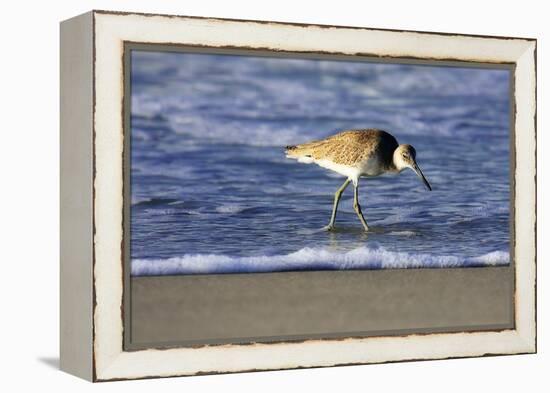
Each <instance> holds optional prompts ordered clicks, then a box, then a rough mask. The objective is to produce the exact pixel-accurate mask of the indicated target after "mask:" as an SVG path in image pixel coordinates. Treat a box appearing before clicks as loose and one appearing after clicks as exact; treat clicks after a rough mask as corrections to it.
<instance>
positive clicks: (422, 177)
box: [411, 162, 432, 191]
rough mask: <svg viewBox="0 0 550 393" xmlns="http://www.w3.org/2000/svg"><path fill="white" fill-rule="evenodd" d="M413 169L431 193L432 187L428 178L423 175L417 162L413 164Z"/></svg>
mask: <svg viewBox="0 0 550 393" xmlns="http://www.w3.org/2000/svg"><path fill="white" fill-rule="evenodd" d="M411 169H412V170H413V171H414V173H416V174H417V175H418V177H419V178H420V180H422V183H424V185H425V186H426V188H427V189H428V190H430V191H431V190H432V186H430V183H428V180H426V177H425V176H424V174H423V173H422V171H421V170H420V167H419V166H418V164H417V163H416V162H414V163H413V165H412V167H411Z"/></svg>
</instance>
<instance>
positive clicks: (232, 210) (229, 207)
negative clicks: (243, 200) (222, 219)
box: [216, 203, 246, 214]
mask: <svg viewBox="0 0 550 393" xmlns="http://www.w3.org/2000/svg"><path fill="white" fill-rule="evenodd" d="M245 209H246V206H242V205H237V204H232V203H231V204H230V203H228V204H225V205H220V206H218V207H216V211H217V212H218V213H221V214H238V213H240V212H242V211H243V210H245Z"/></svg>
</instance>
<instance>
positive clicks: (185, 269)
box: [132, 247, 510, 276]
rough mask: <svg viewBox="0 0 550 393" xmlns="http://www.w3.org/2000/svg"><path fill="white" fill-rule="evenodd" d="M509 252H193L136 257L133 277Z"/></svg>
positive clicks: (362, 265) (432, 261)
mask: <svg viewBox="0 0 550 393" xmlns="http://www.w3.org/2000/svg"><path fill="white" fill-rule="evenodd" d="M509 259H510V257H509V254H508V252H505V251H494V252H491V253H488V254H484V255H480V256H476V257H473V258H466V259H465V258H462V257H457V256H452V255H446V256H435V255H430V254H411V253H405V252H394V251H388V250H386V249H384V248H382V247H379V248H367V247H360V248H356V249H354V250H351V251H348V252H337V251H334V250H329V249H326V248H303V249H301V250H299V251H296V252H293V253H291V254H284V255H269V256H268V255H262V256H251V257H231V256H227V255H216V254H189V255H183V256H181V257H174V258H167V259H135V260H132V275H133V276H153V275H173V274H207V273H247V272H255V273H260V272H278V271H290V270H359V269H387V268H421V267H422V268H436V267H437V268H442V267H464V266H496V265H506V264H508V263H509Z"/></svg>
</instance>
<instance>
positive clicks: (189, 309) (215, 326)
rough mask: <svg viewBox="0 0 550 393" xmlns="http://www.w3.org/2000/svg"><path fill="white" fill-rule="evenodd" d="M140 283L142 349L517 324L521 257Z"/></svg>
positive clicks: (132, 317) (135, 339) (135, 292)
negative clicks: (515, 261) (509, 262)
mask: <svg viewBox="0 0 550 393" xmlns="http://www.w3.org/2000/svg"><path fill="white" fill-rule="evenodd" d="M130 290H131V312H130V313H127V315H126V317H127V320H126V322H127V323H129V325H130V327H129V328H128V330H127V331H130V332H131V345H130V346H129V348H136V349H137V348H143V347H149V346H156V347H163V346H171V345H175V344H176V343H179V344H183V345H198V344H204V343H227V342H250V341H255V342H269V341H277V340H293V339H294V340H300V339H305V338H308V337H317V338H330V337H346V336H372V335H383V334H408V333H411V332H428V331H430V332H434V331H441V332H445V331H473V330H489V329H504V328H509V327H512V326H513V293H514V291H513V270H512V268H511V267H492V268H467V269H421V270H416V269H415V270H405V269H399V270H378V271H339V272H330V271H317V272H286V273H269V274H232V275H181V276H145V277H132V278H131V288H130ZM127 326H128V325H127ZM152 343H154V345H152Z"/></svg>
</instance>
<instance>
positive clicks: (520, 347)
mask: <svg viewBox="0 0 550 393" xmlns="http://www.w3.org/2000/svg"><path fill="white" fill-rule="evenodd" d="M98 13H99V14H105V13H104V12H98ZM108 14H109V15H113V14H116V13H112V12H109V13H108ZM129 15H134V14H132V13H130V14H129ZM138 15H145V14H138ZM155 16H156V15H155ZM170 17H171V18H172V17H173V16H170ZM185 18H193V17H185ZM204 19H211V18H204ZM216 20H218V21H219V20H220V19H216ZM222 21H223V20H222ZM230 21H234V20H230ZM247 22H250V21H247ZM273 24H275V25H285V24H284V23H280V22H273ZM325 27H326V26H325ZM364 30H369V29H366V28H364ZM392 32H393V33H394V34H399V32H398V31H397V32H395V31H392ZM414 33H418V32H414ZM426 34H437V33H426ZM451 35H452V36H463V37H464V35H454V34H451ZM466 36H467V37H471V36H468V35H466ZM480 38H483V37H480ZM496 38H497V39H504V40H506V38H503V37H496ZM525 41H526V42H525V48H524V49H525V51H524V54H525V57H529V58H530V59H531V60H533V59H534V62H529V61H526V62H525V67H529V66H530V65H533V67H534V76H533V79H534V85H533V86H531V87H532V88H533V89H535V90H536V40H533V39H525ZM533 41H534V42H533ZM94 44H95V40H94ZM533 53H534V56H533ZM525 67H522V70H523V68H525ZM528 72H529V71H528ZM94 76H95V73H94ZM528 90H529V91H528V92H527V93H528V97H530V98H531V101H532V104H533V112H534V118H535V122H534V124H533V128H532V130H529V131H532V132H533V136H534V138H535V150H534V152H535V153H536V96H534V97H533V94H532V93H533V91H532V90H531V89H528ZM533 98H534V99H533ZM516 109H517V108H516ZM517 124H518V119H516V126H517ZM534 172H535V173H534V175H535V182H534V184H532V185H534V186H535V188H536V161H535V162H534ZM94 180H95V179H94ZM534 203H535V208H536V193H535V200H534ZM532 219H533V220H532V221H533V222H534V224H535V226H534V227H533V230H534V232H532V234H534V235H536V215H535V216H534V217H532ZM529 234H531V232H530V231H529ZM534 258H535V264H531V266H525V268H526V269H527V270H529V271H527V273H530V274H532V275H531V278H532V280H531V281H533V282H532V283H534V284H535V287H534V291H533V293H532V294H531V295H529V294H528V295H529V296H528V297H527V302H528V303H533V310H532V315H529V312H528V313H527V315H523V321H522V322H521V323H520V324H518V325H517V326H516V330H513V331H512V332H510V334H508V336H509V337H508V338H509V339H511V340H514V344H515V346H516V348H515V349H514V350H512V351H511V352H506V351H505V350H500V351H497V352H486V353H473V354H466V355H460V354H459V355H457V356H447V355H442V356H430V357H427V358H415V357H413V358H411V359H407V358H406V357H403V358H402V359H400V360H383V361H363V362H360V363H345V364H367V363H380V362H393V361H408V360H429V359H442V358H453V357H473V356H489V355H504V354H520V353H534V352H536V314H535V312H536V310H535V309H534V302H535V301H536V248H535V249H534ZM527 263H530V261H527V262H525V263H522V266H523V265H526V264H527ZM533 273H534V274H533ZM518 274H519V271H516V276H517V275H518ZM518 281H520V280H518ZM95 284H96V285H97V282H95ZM528 284H529V283H528ZM517 306H518V302H517V299H516V311H517ZM527 311H529V310H527ZM531 317H532V318H531ZM94 318H95V317H94ZM518 318H519V317H518V316H517V315H516V322H517V321H518ZM531 322H533V325H532V326H529V325H530V324H531ZM96 334H97V332H96ZM489 334H491V333H489ZM450 335H455V334H454V333H451V334H444V335H441V336H450ZM95 339H96V337H95V336H94V342H95ZM366 340H369V339H361V340H359V341H366ZM311 341H315V340H311ZM356 341H357V340H356ZM306 343H310V341H308V342H306ZM282 345H288V344H282ZM294 345H302V344H294ZM166 351H168V350H166ZM139 352H151V351H149V350H145V351H139ZM153 352H154V351H153ZM474 352H475V351H474ZM95 355H97V354H95ZM119 355H120V356H115V357H114V358H111V361H112V362H111V363H110V364H109V365H108V367H106V368H102V369H101V370H100V373H99V374H100V375H99V376H97V375H94V380H97V381H103V380H118V379H135V378H150V377H162V376H179V375H196V374H203V373H222V372H243V371H252V370H249V369H246V370H245V369H239V370H225V371H212V372H209V371H197V372H190V373H185V372H180V373H171V374H164V373H161V374H154V373H153V374H151V375H144V376H122V375H120V376H117V375H116V374H117V372H118V371H120V370H118V371H117V370H116V369H117V368H118V367H120V366H121V364H119V363H120V362H126V361H127V360H129V359H124V357H125V356H123V355H125V354H124V353H119ZM94 359H95V356H94ZM336 365H342V363H330V364H320V365H313V364H309V365H306V366H305V367H325V366H336ZM301 367H304V365H302V364H300V365H290V366H288V367H284V366H283V367H276V368H270V367H266V368H263V370H271V369H287V368H301ZM109 371H111V372H109ZM113 372H114V375H113ZM109 374H111V375H109Z"/></svg>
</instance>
